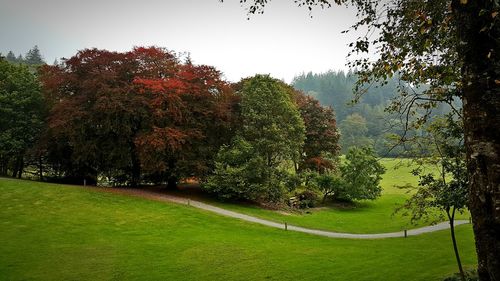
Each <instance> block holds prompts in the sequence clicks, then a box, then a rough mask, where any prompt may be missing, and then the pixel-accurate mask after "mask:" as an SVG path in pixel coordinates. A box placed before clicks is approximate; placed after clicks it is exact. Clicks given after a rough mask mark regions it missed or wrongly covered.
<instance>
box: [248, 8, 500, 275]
mask: <svg viewBox="0 0 500 281" xmlns="http://www.w3.org/2000/svg"><path fill="white" fill-rule="evenodd" d="M243 2H247V1H246V0H243ZM248 2H251V4H250V5H251V6H250V8H249V9H248V11H249V13H259V12H262V11H263V7H264V6H265V5H266V3H267V2H268V1H262V0H253V1H248ZM295 2H296V3H297V2H298V4H299V5H304V6H307V7H309V9H311V8H312V7H313V6H316V5H320V6H322V7H330V6H331V3H330V2H332V3H335V4H352V5H353V6H354V7H356V8H357V10H358V12H357V17H358V20H359V21H358V22H357V23H356V24H354V26H353V30H359V29H362V30H367V32H366V33H365V34H366V35H365V36H361V37H359V38H358V39H357V40H356V41H355V42H353V43H352V44H351V46H352V47H353V54H360V53H368V52H369V51H370V50H376V52H377V53H378V54H377V57H378V59H375V60H372V59H370V58H368V57H363V56H361V57H359V56H358V57H359V59H356V60H354V62H353V64H352V66H356V67H357V69H358V75H359V79H358V83H359V84H358V85H359V87H358V90H359V89H360V88H363V87H364V86H366V85H370V84H372V83H373V82H376V81H386V80H387V78H389V77H392V76H393V75H394V74H395V73H398V74H399V75H400V76H401V79H402V80H405V81H407V82H409V84H407V85H415V86H418V85H421V84H427V85H430V87H429V88H428V89H426V90H425V91H424V92H418V91H414V89H413V87H407V88H408V89H403V88H401V91H400V95H399V97H400V99H399V101H396V102H395V103H393V104H392V107H391V108H390V109H391V110H393V111H397V112H400V113H402V114H403V115H406V116H409V115H411V114H412V113H415V112H416V110H415V108H416V107H418V108H422V109H424V110H425V111H427V113H428V112H430V111H432V109H433V108H435V107H436V106H437V105H438V104H440V103H443V102H444V103H448V104H449V105H450V106H453V101H454V100H455V99H456V98H458V99H460V100H462V101H463V105H464V106H463V120H464V121H463V122H464V129H465V130H464V135H465V140H466V142H465V147H466V151H467V153H466V154H467V156H466V163H467V171H468V174H469V177H470V182H469V189H470V192H469V207H470V211H471V215H472V219H473V229H474V234H475V240H476V251H477V256H478V275H479V279H480V280H482V281H491V280H500V243H499V240H498V237H500V215H498V210H500V192H499V191H498V188H499V187H498V182H499V181H500V169H498V167H499V166H500V120H499V116H500V112H499V110H500V78H499V75H500V74H499V73H500V71H499V68H500V67H499V65H500V51H499V50H500V41H499V40H498V38H500V20H499V18H500V17H499V14H500V5H499V4H498V1H494V0H477V1H470V0H423V1H422V0H390V1H362V0H334V1H328V0H311V1H309V0H301V1H295ZM363 92H364V91H362V90H361V91H358V93H363ZM457 112H458V110H457ZM428 116H429V114H422V115H421V116H420V117H419V118H417V119H416V120H415V122H413V123H414V124H415V125H416V126H417V127H418V126H419V125H422V124H423V123H425V121H426V119H427V118H428ZM402 139H403V140H404V135H403V137H402Z"/></svg>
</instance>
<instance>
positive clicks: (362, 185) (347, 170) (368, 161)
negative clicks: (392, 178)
mask: <svg viewBox="0 0 500 281" xmlns="http://www.w3.org/2000/svg"><path fill="white" fill-rule="evenodd" d="M340 173H341V175H342V179H343V180H344V182H345V185H346V187H345V189H344V190H345V193H344V194H339V195H338V198H341V199H347V200H363V199H368V200H374V199H376V198H377V197H379V196H380V194H381V192H382V187H380V180H381V179H382V174H384V173H385V168H384V166H382V164H380V163H379V162H378V160H377V158H376V157H375V154H374V152H373V150H372V149H371V148H369V147H362V148H357V147H352V148H350V149H349V151H348V152H347V154H346V157H345V163H343V164H342V165H341V166H340Z"/></svg>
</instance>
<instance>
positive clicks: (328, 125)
mask: <svg viewBox="0 0 500 281" xmlns="http://www.w3.org/2000/svg"><path fill="white" fill-rule="evenodd" d="M294 98H295V101H296V103H297V105H298V108H299V111H300V115H301V117H302V119H303V120H304V126H305V141H304V146H303V148H302V150H301V155H302V159H301V162H300V165H299V167H298V168H299V170H305V169H316V170H317V171H323V170H325V169H332V168H334V166H335V164H336V163H335V162H336V159H335V158H336V157H337V156H338V154H339V152H340V147H339V144H338V141H339V137H340V134H339V132H338V130H337V122H336V120H335V114H334V112H333V109H332V108H331V107H323V106H321V105H320V104H319V102H318V101H317V100H316V99H314V98H312V97H310V96H305V95H304V94H302V93H301V92H296V94H295V97H294Z"/></svg>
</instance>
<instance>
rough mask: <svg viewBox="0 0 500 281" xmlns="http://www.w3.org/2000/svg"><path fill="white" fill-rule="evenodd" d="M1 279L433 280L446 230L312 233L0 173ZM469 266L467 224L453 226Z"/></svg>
mask: <svg viewBox="0 0 500 281" xmlns="http://www.w3.org/2000/svg"><path fill="white" fill-rule="evenodd" d="M0 191H1V192H0V204H1V206H2V208H1V209H0V224H1V227H0V241H1V242H2V243H1V244H0V279H1V280H26V279H30V280H33V279H34V280H111V279H114V280H181V279H182V280H441V279H442V278H443V277H444V276H447V275H449V274H451V273H453V272H455V271H456V265H455V261H454V257H453V252H452V248H451V242H450V240H449V234H448V232H447V231H440V232H436V233H431V234H425V235H422V236H417V237H410V238H406V239H405V238H393V239H382V240H363V241H360V240H347V239H331V238H324V237H316V236H312V235H307V234H301V233H294V232H286V231H284V230H279V229H272V228H268V227H264V226H259V225H255V224H251V223H247V222H243V221H239V220H236V219H231V218H226V217H221V216H217V215H214V214H211V213H208V212H204V211H200V210H198V209H194V208H190V207H188V206H181V205H177V204H167V203H163V202H155V201H150V200H146V199H142V198H134V197H128V196H123V195H116V194H108V193H102V192H98V191H95V190H90V189H85V188H81V187H73V186H63V185H55V184H47V183H39V182H30V181H20V180H12V179H3V178H1V179H0ZM457 235H458V241H459V247H460V250H461V253H462V257H463V262H464V264H465V265H466V266H467V267H472V266H473V265H474V263H475V254H474V243H473V237H472V231H471V228H470V225H465V226H460V227H458V229H457Z"/></svg>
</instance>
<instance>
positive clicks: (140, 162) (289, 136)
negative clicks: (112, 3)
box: [0, 47, 383, 202]
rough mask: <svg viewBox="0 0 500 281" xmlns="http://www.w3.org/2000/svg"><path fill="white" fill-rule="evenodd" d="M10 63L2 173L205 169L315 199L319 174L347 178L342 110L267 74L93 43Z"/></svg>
mask: <svg viewBox="0 0 500 281" xmlns="http://www.w3.org/2000/svg"><path fill="white" fill-rule="evenodd" d="M1 67H2V74H3V75H4V77H2V81H6V83H2V84H1V85H0V87H1V91H2V92H1V94H0V99H1V100H0V101H1V103H2V109H1V111H0V114H1V120H2V123H3V124H0V126H1V128H2V129H4V130H2V132H3V133H2V135H1V137H2V142H1V147H0V172H1V173H2V174H3V175H7V174H9V175H11V176H14V177H19V178H20V177H22V175H23V173H24V174H25V173H29V174H30V176H31V177H38V178H40V179H42V180H49V181H55V182H64V183H76V184H82V183H83V182H85V183H86V184H97V183H99V184H105V185H116V186H123V185H129V186H139V185H144V184H165V185H167V187H170V188H175V187H176V185H177V183H178V182H179V181H180V180H182V179H187V178H195V179H197V180H198V181H199V182H200V183H202V186H203V187H204V188H205V189H206V190H208V191H211V192H214V193H216V194H218V195H219V196H220V197H221V198H232V199H250V200H256V201H262V202H283V201H284V199H286V198H287V197H288V196H289V195H290V194H298V193H301V194H302V193H305V194H309V197H311V196H313V197H314V198H315V199H316V198H317V197H319V195H320V194H321V193H322V191H321V188H320V185H319V184H318V182H319V180H318V178H319V176H320V175H322V176H323V177H324V176H331V177H336V178H338V177H341V174H340V166H341V164H340V161H339V159H338V155H339V152H340V146H339V144H338V140H339V137H340V135H339V133H338V130H337V123H336V119H335V114H334V111H333V109H332V108H331V107H324V106H321V105H320V103H319V102H318V101H317V100H316V99H314V98H313V97H311V96H307V95H305V94H303V93H302V92H301V91H297V90H295V89H294V88H293V87H291V86H290V85H287V84H285V83H284V82H282V81H280V80H277V79H274V78H271V77H269V76H266V75H256V76H254V77H249V78H246V79H243V80H241V81H240V82H238V83H233V84H231V83H228V82H226V81H224V79H223V78H222V75H221V73H220V72H219V71H217V70H216V69H215V68H213V67H211V66H206V65H195V64H193V63H192V62H191V60H190V58H189V57H181V56H179V55H177V54H176V53H175V52H172V51H169V50H167V49H164V48H157V47H136V48H134V49H133V50H132V51H129V52H111V51H107V50H98V49H86V50H82V51H79V52H78V53H77V54H76V55H74V56H73V57H71V58H69V59H63V60H62V62H61V63H57V64H54V65H40V66H38V67H37V71H36V73H34V72H33V71H30V70H29V68H28V66H26V65H24V64H16V63H9V62H8V61H7V60H3V59H2V61H1ZM11 74H16V75H11ZM359 151H360V153H362V154H363V155H367V157H372V158H373V159H374V156H373V151H371V150H361V149H360V150H359ZM353 153H354V152H353ZM353 155H354V154H353ZM348 163H349V161H348ZM346 167H350V166H349V165H348V164H346ZM352 167H354V166H352ZM377 172H380V173H381V172H383V171H381V170H380V169H379V170H377ZM379 180H380V179H378V180H376V181H371V182H367V184H368V185H374V186H375V187H377V186H378V183H379ZM348 181H349V180H346V181H344V183H345V185H347V183H348ZM361 187H362V186H361ZM370 188H372V186H370ZM379 189H380V187H378V189H377V188H376V190H375V191H374V194H375V196H372V197H373V198H372V199H374V198H375V197H376V196H378V195H379V194H380V190H379ZM377 190H378V192H377ZM344 193H345V192H344ZM338 194H340V193H339V192H336V193H335V194H334V193H332V192H329V193H327V194H324V195H325V196H326V195H328V196H329V197H334V195H338ZM344 197H345V199H350V200H355V199H362V198H361V197H359V196H344ZM365 197H366V196H365Z"/></svg>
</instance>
